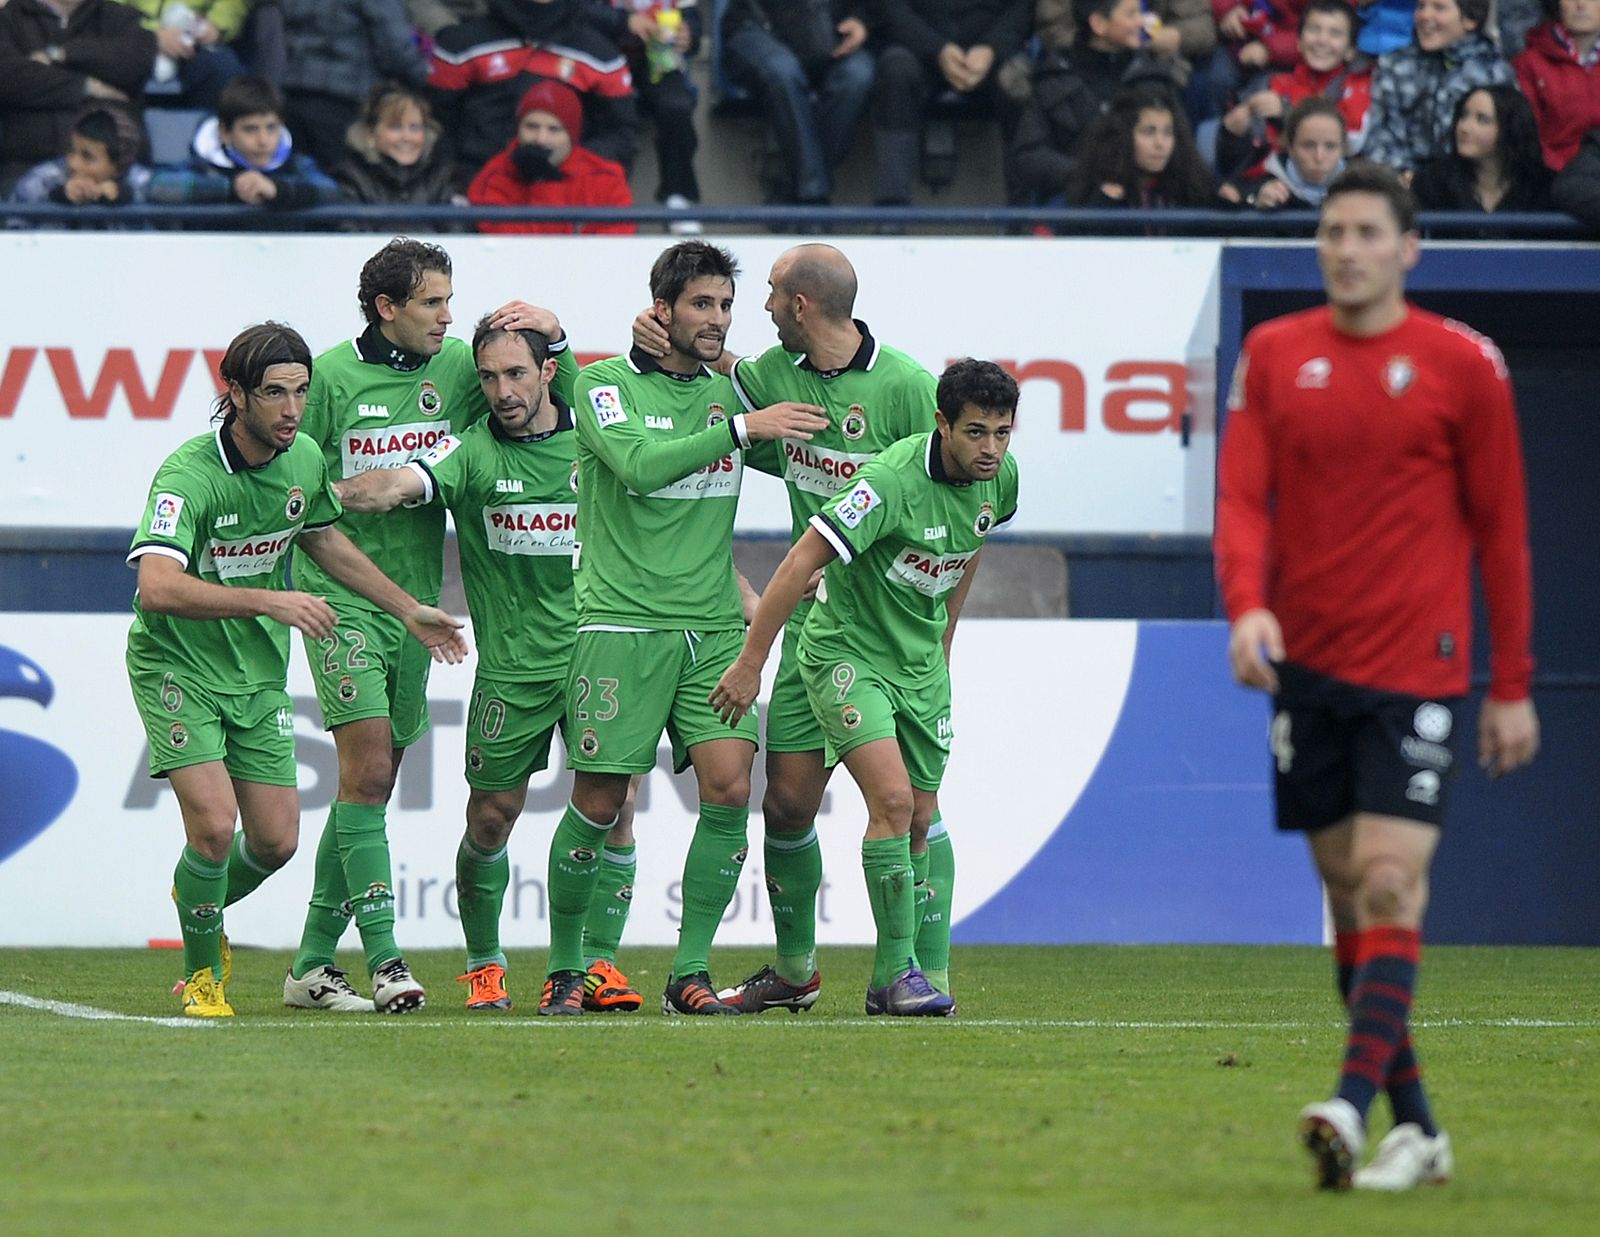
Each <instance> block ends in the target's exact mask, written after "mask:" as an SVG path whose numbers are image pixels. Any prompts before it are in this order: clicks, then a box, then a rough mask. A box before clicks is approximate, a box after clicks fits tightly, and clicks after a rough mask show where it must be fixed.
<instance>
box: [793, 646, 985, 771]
mask: <svg viewBox="0 0 1600 1237" xmlns="http://www.w3.org/2000/svg"><path fill="white" fill-rule="evenodd" d="M800 674H801V677H802V678H803V679H804V680H805V685H806V692H807V694H808V695H809V696H810V697H811V708H812V711H813V712H815V713H816V715H817V719H818V721H820V722H821V723H822V734H823V738H824V739H825V740H826V744H825V747H824V756H823V758H824V759H825V760H826V761H827V764H828V767H829V768H830V769H831V768H832V767H833V766H834V765H836V764H838V763H839V761H840V759H841V758H843V757H844V756H846V755H848V754H849V753H850V752H852V751H854V750H855V749H856V748H858V747H860V746H861V745H862V744H864V743H871V742H872V741H873V740H874V739H894V740H895V741H896V742H898V743H899V744H900V756H901V759H903V760H904V761H905V764H906V773H907V774H908V775H909V776H910V778H911V784H912V785H913V786H915V787H916V788H917V789H918V790H938V789H939V783H940V782H942V781H943V780H944V769H945V765H946V764H948V763H949V761H950V741H951V739H953V738H954V737H955V731H954V729H953V727H952V726H951V723H950V675H949V673H948V672H943V673H940V674H939V675H937V676H936V677H935V678H932V679H929V680H928V682H926V683H924V684H922V685H920V686H918V687H903V686H901V685H900V684H898V683H891V682H890V681H889V680H888V679H885V678H882V677H881V676H879V675H878V674H876V673H875V672H874V671H873V669H872V668H871V667H870V666H866V665H863V664H862V663H860V662H857V661H826V662H821V663H818V662H813V661H809V660H801V661H800Z"/></svg>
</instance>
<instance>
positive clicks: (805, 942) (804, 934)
mask: <svg viewBox="0 0 1600 1237" xmlns="http://www.w3.org/2000/svg"><path fill="white" fill-rule="evenodd" d="M762 861H763V862H764V863H765V865H766V869H767V899H768V901H769V902H771V903H772V931H773V935H774V936H775V937H776V938H777V942H778V960H777V963H776V965H775V966H774V967H773V969H774V970H775V971H777V972H778V974H779V975H780V976H781V977H782V978H784V979H786V980H788V982H789V983H791V984H804V983H805V982H806V981H807V980H809V979H810V978H811V976H812V975H813V974H815V973H816V969H817V890H818V889H820V888H821V887H822V846H821V844H820V843H819V842H818V841H817V830H816V828H815V826H813V827H812V828H810V829H807V830H806V831H805V832H804V833H769V834H767V840H766V844H765V846H764V847H763V848H762Z"/></svg>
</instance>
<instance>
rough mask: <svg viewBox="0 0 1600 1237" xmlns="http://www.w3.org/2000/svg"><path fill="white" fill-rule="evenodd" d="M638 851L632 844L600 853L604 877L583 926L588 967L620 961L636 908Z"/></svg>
mask: <svg viewBox="0 0 1600 1237" xmlns="http://www.w3.org/2000/svg"><path fill="white" fill-rule="evenodd" d="M637 850H638V848H637V847H635V846H633V845H631V844H630V845H627V846H607V847H606V848H605V849H604V850H602V851H601V852H600V878H599V880H598V881H597V882H596V885H595V891H594V897H593V898H591V899H590V900H589V917H588V918H587V919H586V920H585V921H584V925H583V961H584V963H585V965H587V964H588V963H591V962H594V961H597V960H598V959H600V958H604V959H605V960H606V961H607V962H615V961H616V960H617V946H618V945H620V944H622V930H623V929H624V928H626V927H627V926H628V912H629V911H630V910H632V909H633V878H634V875H635V874H636V873H637V872H638V870H639V862H638V858H637Z"/></svg>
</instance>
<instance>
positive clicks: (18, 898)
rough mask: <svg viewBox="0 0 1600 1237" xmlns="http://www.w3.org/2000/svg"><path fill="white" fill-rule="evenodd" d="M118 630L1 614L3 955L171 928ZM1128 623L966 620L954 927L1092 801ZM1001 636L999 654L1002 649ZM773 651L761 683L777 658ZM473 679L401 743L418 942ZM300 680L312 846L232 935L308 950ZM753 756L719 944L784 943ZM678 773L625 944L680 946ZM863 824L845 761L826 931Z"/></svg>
mask: <svg viewBox="0 0 1600 1237" xmlns="http://www.w3.org/2000/svg"><path fill="white" fill-rule="evenodd" d="M127 630H128V619H127V618H125V617H123V616H119V615H71V614H21V615H19V614H7V615H5V616H4V623H3V625H0V646H5V647H3V648H0V655H4V656H9V657H11V658H12V659H13V668H14V669H15V670H16V673H12V674H9V675H7V674H6V673H4V671H5V669H6V668H5V667H0V766H8V765H15V766H17V767H3V768H0V779H3V780H0V795H7V796H9V797H10V801H9V802H7V803H0V946H11V945H73V946H134V945H144V944H145V943H146V942H147V941H149V940H152V939H161V938H171V937H175V936H176V935H177V920H176V917H175V915H174V912H173V909H172V902H171V899H170V898H169V896H168V890H169V889H170V887H171V884H172V869H173V866H174V864H175V863H176V862H177V858H178V853H179V851H180V849H181V848H182V845H183V831H182V826H181V823H180V820H179V816H178V807H177V801H176V799H175V798H174V796H173V794H172V791H171V788H170V786H169V785H168V783H167V782H166V781H164V780H157V779H152V778H150V777H148V776H147V774H146V767H145V746H144V733H143V730H142V728H141V726H140V724H139V719H138V715H137V714H136V713H135V712H134V708H133V703H132V700H131V699H130V697H129V694H128V687H127V678H126V673H125V671H124V669H123V660H122V659H123V648H124V645H125V642H126V638H127ZM1137 632H1138V624H1136V623H1072V624H1068V623H1066V622H1027V621H1000V620H980V619H974V620H969V623H968V624H963V626H962V639H961V640H958V641H957V646H956V664H955V682H956V715H955V726H956V742H955V749H954V756H953V758H952V761H951V764H950V770H949V775H948V778H947V780H946V782H945V788H944V791H943V793H942V795H941V801H942V806H943V811H944V815H945V818H946V819H947V820H948V822H949V827H950V831H951V836H952V838H954V839H957V850H958V853H959V860H958V862H959V864H960V880H959V882H958V886H957V893H956V898H957V902H956V922H957V923H958V924H959V922H960V919H961V916H962V914H963V913H965V911H966V910H967V909H968V908H976V907H978V906H980V905H981V904H983V903H985V902H987V901H989V900H990V899H991V898H993V897H994V895H995V894H997V893H998V892H999V891H1000V890H1001V889H1002V888H1003V887H1004V886H1005V885H1006V883H1007V882H1008V881H1010V880H1011V879H1012V877H1013V876H1015V874H1016V873H1018V872H1019V871H1020V870H1022V869H1023V868H1024V867H1025V866H1026V865H1027V864H1028V863H1029V861H1030V860H1031V859H1032V858H1033V857H1034V855H1035V854H1036V852H1038V851H1039V849H1040V848H1041V847H1042V846H1043V845H1044V844H1045V842H1046V840H1047V839H1049V838H1050V836H1051V835H1052V834H1053V833H1054V832H1055V831H1056V829H1057V827H1058V826H1059V825H1060V823H1061V821H1062V818H1063V816H1064V815H1065V813H1066V811H1067V809H1068V808H1069V807H1070V805H1071V804H1072V803H1073V802H1074V801H1075V800H1076V799H1077V798H1078V796H1079V794H1080V793H1081V792H1082V790H1083V788H1084V786H1085V784H1086V783H1087V782H1088V780H1089V778H1090V775H1091V774H1092V773H1093V772H1094V770H1095V767H1096V765H1097V763H1098V762H1099V760H1100V757H1101V753H1102V752H1103V751H1104V750H1105V747H1106V745H1107V743H1108V742H1109V740H1110V736H1111V734H1112V732H1113V730H1114V728H1115V726H1116V722H1117V717H1118V714H1119V712H1120V710H1121V708H1122V702H1123V697H1124V695H1125V693H1126V691H1127V685H1128V682H1129V679H1130V669H1131V665H1132V662H1133V657H1134V651H1135V645H1136V642H1137ZM469 638H470V636H469ZM296 643H297V645H298V639H297V641H296ZM995 649H1004V650H1006V656H1005V657H1004V658H1002V659H996V658H995V657H994V656H993V650H995ZM17 654H21V655H22V656H21V657H20V658H19V657H17ZM773 663H774V664H773V665H769V667H768V680H769V683H770V678H771V672H772V670H773V669H775V663H776V658H774V659H773ZM471 684H472V665H471V662H470V661H469V662H468V663H467V664H465V665H461V666H436V667H434V671H433V676H432V680H431V683H430V688H429V703H430V707H431V709H432V714H433V722H434V726H433V730H432V732H431V734H430V735H429V736H428V737H427V738H425V739H424V740H423V741H422V742H420V743H418V744H417V745H416V746H415V747H413V748H411V749H410V751H409V752H408V754H407V756H406V760H405V763H404V764H403V766H402V768H401V774H400V781H399V785H398V787H397V788H396V792H395V796H394V800H393V802H392V803H391V805H390V810H389V816H388V820H389V839H390V844H391V848H392V853H393V858H394V878H395V888H396V894H397V898H398V903H397V911H398V915H399V926H398V929H397V933H398V936H399V939H400V941H401V943H402V944H404V945H407V946H416V947H418V948H422V947H459V946H460V945H461V931H460V927H459V923H458V920H457V915H456V905H455V888H454V880H455V852H456V845H457V843H458V841H459V840H460V837H461V832H462V825H463V811H464V808H465V805H466V798H467V788H466V784H465V783H464V782H463V781H462V776H461V769H462V752H463V739H464V735H463V723H464V720H465V717H466V711H467V701H468V697H469V694H470V688H471ZM289 690H290V693H291V695H292V696H293V697H294V698H295V706H296V708H295V712H296V717H295V725H296V731H297V734H298V738H299V758H300V790H301V797H302V821H301V841H300V850H299V853H298V854H297V855H296V856H295V858H294V859H293V860H292V861H291V862H290V863H289V865H288V867H287V868H285V869H284V870H283V871H281V872H279V873H277V874H276V875H274V876H273V877H272V878H271V879H270V880H268V881H267V882H266V883H265V884H264V885H262V886H261V888H260V889H258V890H257V891H256V892H255V893H253V894H251V895H250V897H249V898H247V899H246V900H245V901H243V902H240V903H238V904H237V905H235V906H233V907H230V908H229V909H228V914H227V917H228V931H229V935H230V936H231V937H232V938H233V939H234V940H235V941H238V942H242V943H248V944H254V945H262V946H271V947H292V946H293V945H295V944H296V943H297V942H298V939H299V933H300V926H301V923H302V921H303V919H304V916H305V899H306V896H307V895H308V893H309V892H310V889H311V875H312V856H313V853H314V851H315V850H316V842H317V837H318V835H319V833H320V831H321V829H322V825H323V822H324V820H325V819H326V812H325V810H324V809H325V808H326V805H327V802H328V800H329V798H330V796H331V793H332V788H333V786H334V785H335V784H336V781H337V776H336V762H335V759H334V752H333V745H332V743H331V742H330V741H329V739H328V736H327V735H326V734H325V733H323V731H322V730H321V729H320V721H319V714H318V711H317V706H316V702H315V699H314V697H313V695H312V691H311V683H310V676H309V673H308V672H307V670H306V666H305V659H304V656H303V650H301V649H299V648H298V647H297V649H296V651H295V653H294V655H293V657H292V659H291V670H290V679H289ZM1020 701H1028V702H1032V703H1031V704H1030V705H1028V706H1026V707H1028V708H1031V709H1037V710H1041V711H1045V712H1048V713H1049V715H1050V724H1049V725H1040V724H1017V725H1012V724H1009V723H1008V724H998V722H997V719H1002V718H1015V717H1018V716H1019V715H1018V713H1017V709H1018V702H1020ZM1067 701H1070V702H1071V706H1070V710H1068V709H1066V708H1065V702H1067ZM1058 710H1060V712H1059V715H1058V714H1057V711H1058ZM8 740H9V741H10V742H8ZM19 752H20V753H23V754H22V755H20V756H16V755H11V754H13V753H19ZM8 756H10V758H9V759H8ZM554 763H555V765H556V767H555V768H553V769H551V770H550V771H547V772H546V773H543V774H538V775H535V777H534V779H533V785H532V789H531V792H530V794H529V798H528V806H527V809H526V811H525V812H524V814H523V816H522V819H521V821H520V823H519V824H518V825H517V828H516V831H515V832H514V833H513V834H512V838H511V844H510V846H511V865H512V867H511V873H512V882H511V888H510V890H509V891H508V893H507V896H506V904H505V911H504V915H503V919H502V935H503V940H504V943H505V944H506V945H507V946H509V947H511V948H522V947H526V946H543V945H545V944H547V943H548V940H549V931H548V922H547V919H546V909H545V868H546V860H547V855H548V850H549V841H550V834H551V831H552V829H553V828H554V826H555V822H556V820H557V819H558V818H559V815H560V813H561V811H562V809H563V808H564V807H565V805H566V798H567V790H568V787H569V785H570V774H568V773H567V772H566V771H565V770H564V769H563V768H561V767H560V766H561V764H562V758H561V756H560V755H559V743H558V747H557V755H556V758H555V762H554ZM756 764H757V781H756V788H755V790H754V793H753V794H752V807H753V809H754V810H753V811H752V813H751V822H750V839H751V843H752V844H751V847H750V853H749V857H748V859H747V861H746V863H745V865H744V875H743V877H742V878H741V880H740V882H739V885H738V890H737V893H736V894H735V897H734V900H733V904H732V905H731V906H730V907H729V909H728V912H727V917H726V920H725V923H724V927H723V929H722V931H721V933H720V934H719V937H718V939H719V940H720V941H722V942H724V943H737V944H750V945H758V944H769V943H770V942H771V939H772V926H771V914H770V911H769V909H768V906H767V897H766V892H765V888H764V885H763V877H762V870H761V844H760V839H761V816H760V811H759V807H760V800H761V779H760V764H761V759H760V757H759V756H758V758H757V761H756ZM670 767H671V756H670V753H669V752H668V751H667V750H666V749H665V748H663V750H662V753H661V765H660V767H659V768H658V769H657V770H656V771H655V772H654V773H652V774H651V775H650V776H649V777H648V778H647V779H646V781H645V783H644V786H643V787H642V790H641V793H640V796H639V812H638V817H637V820H636V824H635V830H636V834H637V838H638V845H639V875H638V880H637V884H636V886H635V893H634V898H633V903H632V912H631V918H630V920H629V924H628V929H627V936H626V942H627V943H628V944H633V945H666V944H672V943H674V942H675V941H676V937H677V925H678V912H679V908H680V906H681V899H680V897H679V890H678V879H679V876H680V874H681V872H682V868H683V856H684V852H685V851H686V850H687V848H688V844H689V839H690V836H691V834H692V832H693V828H694V821H695V814H696V811H697V805H696V797H695V789H694V779H693V777H692V775H690V774H685V775H683V776H680V777H674V776H673V775H672V774H671V772H670ZM73 769H75V778H74V774H73V772H72V770H73ZM51 777H54V778H55V779H56V780H57V781H61V782H63V783H64V784H63V785H62V786H61V787H60V788H59V789H60V796H59V797H58V798H57V799H56V800H55V802H56V803H57V804H59V802H60V801H61V799H65V800H66V806H65V810H64V811H61V812H60V814H59V815H58V816H56V815H54V810H53V808H51V807H49V806H45V804H46V801H47V800H48V799H49V797H50V796H49V793H48V789H49V788H46V787H44V786H42V785H39V783H40V782H41V781H43V780H46V779H49V778H51ZM30 812H33V818H32V819H31V820H30V819H29V818H28V814H29V813H30ZM52 816H54V819H53V820H52V819H50V818H51V817H52ZM865 825H866V812H865V808H864V807H863V806H862V801H861V796H860V794H859V792H858V791H857V790H856V787H855V785H854V783H852V782H851V781H850V778H849V776H848V774H846V773H845V772H844V771H843V770H840V771H839V772H838V774H837V776H836V777H835V778H834V780H833V783H832V785H831V787H830V788H829V791H828V797H827V799H826V801H825V803H824V806H823V812H822V815H821V817H820V818H819V820H818V822H817V833H818V835H819V837H820V838H821V839H822V848H823V870H824V872H825V874H826V884H825V886H824V888H823V891H822V896H821V901H820V907H819V923H818V934H819V937H820V939H821V940H822V942H823V943H826V944H848V943H870V942H871V941H872V939H873V926H872V913H871V908H870V907H869V906H868V904H867V896H866V890H865V888H864V886H863V883H862V879H861V859H860V844H861V836H862V832H863V830H864V828H865ZM349 939H350V940H351V941H353V940H354V939H355V938H354V934H353V933H352V934H351V937H350V938H349Z"/></svg>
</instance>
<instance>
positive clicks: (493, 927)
mask: <svg viewBox="0 0 1600 1237" xmlns="http://www.w3.org/2000/svg"><path fill="white" fill-rule="evenodd" d="M510 884H511V860H510V859H508V858H507V857H506V848H505V847H504V846H502V847H501V848H500V849H499V850H494V851H488V850H484V849H483V848H482V847H481V846H479V845H478V844H477V843H476V842H474V841H473V840H472V839H471V838H470V837H466V836H463V837H462V839H461V845H460V846H458V847H456V907H457V909H458V910H459V911H460V913H461V934H462V935H463V936H464V937H466V939H467V970H469V971H471V970H476V969H477V968H478V967H480V966H485V965H487V964H488V963H490V962H495V963H498V964H499V965H501V966H504V965H505V964H506V956H505V954H503V953H501V952H500V908H501V906H502V905H503V904H504V903H505V900H506V887H507V886H508V885H510Z"/></svg>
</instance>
